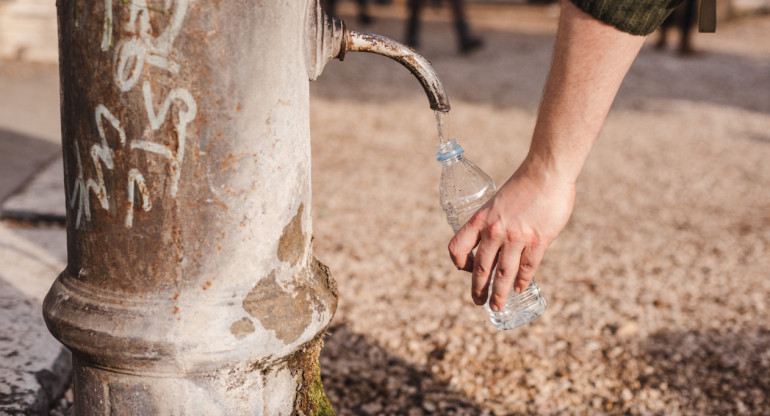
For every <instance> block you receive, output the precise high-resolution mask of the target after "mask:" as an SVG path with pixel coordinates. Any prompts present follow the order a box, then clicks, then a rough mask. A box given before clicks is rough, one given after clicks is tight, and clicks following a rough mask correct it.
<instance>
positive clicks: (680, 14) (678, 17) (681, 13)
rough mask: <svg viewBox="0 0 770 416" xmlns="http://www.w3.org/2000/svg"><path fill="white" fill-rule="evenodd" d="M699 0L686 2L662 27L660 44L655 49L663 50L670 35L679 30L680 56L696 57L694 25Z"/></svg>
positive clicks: (659, 38)
mask: <svg viewBox="0 0 770 416" xmlns="http://www.w3.org/2000/svg"><path fill="white" fill-rule="evenodd" d="M697 14H698V0H684V2H683V3H682V4H681V5H679V7H677V8H676V9H674V11H673V12H672V13H671V14H670V15H669V16H668V17H667V18H666V20H664V21H663V23H662V24H661V25H660V33H659V34H658V42H657V43H656V44H655V47H656V48H658V49H663V48H665V47H666V42H667V40H668V33H669V32H670V31H671V30H672V29H674V30H676V29H679V54H680V55H682V56H687V55H694V54H695V48H694V47H693V46H692V35H693V33H692V32H693V25H694V24H695V21H696V20H697Z"/></svg>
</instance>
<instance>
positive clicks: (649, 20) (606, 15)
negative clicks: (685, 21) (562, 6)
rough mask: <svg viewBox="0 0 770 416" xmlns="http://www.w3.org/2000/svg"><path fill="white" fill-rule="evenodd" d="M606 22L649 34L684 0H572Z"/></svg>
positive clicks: (619, 27)
mask: <svg viewBox="0 0 770 416" xmlns="http://www.w3.org/2000/svg"><path fill="white" fill-rule="evenodd" d="M570 1H571V2H572V3H573V4H575V6H577V7H578V8H580V9H581V10H583V11H584V12H586V13H588V14H590V15H591V16H593V17H595V18H597V19H599V20H601V21H602V22H604V23H607V24H610V25H612V26H615V27H616V28H618V29H620V30H622V31H624V32H628V33H630V34H632V35H649V34H650V33H652V32H653V31H654V30H655V29H657V28H658V26H660V24H661V23H663V21H664V20H665V19H666V17H667V16H668V15H669V14H670V13H671V11H672V10H674V8H676V6H678V5H679V4H680V3H681V2H682V0H570Z"/></svg>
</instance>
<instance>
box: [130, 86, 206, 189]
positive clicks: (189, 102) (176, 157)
mask: <svg viewBox="0 0 770 416" xmlns="http://www.w3.org/2000/svg"><path fill="white" fill-rule="evenodd" d="M142 92H143V93H144V106H145V108H146V109H147V117H148V118H149V119H150V128H152V129H153V130H158V129H159V128H160V127H161V126H162V125H163V123H164V122H165V121H166V119H167V118H168V112H169V109H170V108H171V104H172V103H173V102H174V101H178V102H181V103H182V104H184V106H185V109H184V110H182V109H179V110H177V111H178V112H177V122H176V125H175V126H174V127H176V132H177V140H178V143H177V149H176V152H172V151H171V150H170V149H169V148H168V147H166V146H163V145H160V144H158V143H155V142H150V141H145V140H136V141H133V142H131V148H132V149H143V150H146V151H148V152H152V153H157V154H159V155H161V156H164V157H165V158H167V159H168V160H169V163H170V165H171V196H176V193H177V191H178V189H179V176H180V175H181V173H182V172H181V165H182V160H183V159H184V146H185V141H186V139H187V125H188V124H190V122H192V121H193V120H194V119H195V114H196V113H197V111H198V106H197V104H196V103H195V99H194V98H193V96H192V94H190V93H189V92H188V91H187V90H185V89H184V88H176V89H173V90H171V92H170V93H169V94H168V95H167V96H166V100H165V101H163V104H161V105H160V108H159V110H158V112H157V113H155V110H153V104H152V91H151V88H150V83H149V82H147V81H145V82H144V84H143V85H142ZM177 107H178V106H177Z"/></svg>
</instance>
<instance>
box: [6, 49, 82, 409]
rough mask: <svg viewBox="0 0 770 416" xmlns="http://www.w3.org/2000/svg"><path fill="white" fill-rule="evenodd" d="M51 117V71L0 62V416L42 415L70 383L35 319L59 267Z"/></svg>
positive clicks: (55, 122)
mask: <svg viewBox="0 0 770 416" xmlns="http://www.w3.org/2000/svg"><path fill="white" fill-rule="evenodd" d="M58 113H59V97H58V74H57V68H56V66H55V65H40V64H23V63H19V62H9V61H2V60H0V218H2V219H1V220H0V265H2V267H0V415H14V414H41V415H48V412H49V409H50V408H51V406H52V405H53V404H54V403H55V402H56V400H57V399H58V398H59V397H60V396H61V395H62V393H63V390H64V389H66V387H67V385H68V384H69V381H70V378H71V371H72V369H71V360H70V354H69V351H67V350H66V349H65V348H64V347H63V346H62V345H61V344H60V343H59V342H58V341H57V340H56V339H54V338H53V337H52V336H51V334H50V333H49V332H48V329H47V328H46V326H45V323H44V322H43V313H42V301H43V298H44V297H45V294H46V293H47V292H48V288H49V287H50V286H51V283H52V282H53V280H54V279H55V278H56V276H57V275H58V274H59V273H60V272H61V271H62V270H63V269H64V266H65V264H66V231H65V230H64V228H63V227H61V226H60V225H57V221H58V220H61V219H62V218H63V216H64V207H65V206H64V203H65V202H64V199H65V198H64V189H63V180H62V174H63V168H62V162H61V145H60V142H59V114H58ZM9 218H12V219H16V220H30V221H16V220H9ZM40 218H43V219H46V220H47V221H44V222H38V221H36V220H37V219H40ZM51 220H53V221H51Z"/></svg>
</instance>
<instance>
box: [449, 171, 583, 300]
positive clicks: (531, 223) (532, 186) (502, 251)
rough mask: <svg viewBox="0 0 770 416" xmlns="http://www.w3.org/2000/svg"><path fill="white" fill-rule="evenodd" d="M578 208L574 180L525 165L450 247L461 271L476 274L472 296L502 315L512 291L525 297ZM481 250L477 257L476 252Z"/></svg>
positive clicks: (482, 208)
mask: <svg viewBox="0 0 770 416" xmlns="http://www.w3.org/2000/svg"><path fill="white" fill-rule="evenodd" d="M574 202H575V183H574V180H566V179H561V178H559V177H558V175H555V174H552V173H549V172H548V171H547V170H546V169H541V168H538V167H536V166H533V164H531V163H528V162H527V161H525V162H524V163H523V164H522V166H521V167H520V168H519V169H518V170H517V171H516V172H515V173H514V174H513V176H511V178H510V179H508V181H507V182H506V183H505V184H504V185H503V186H502V187H501V188H500V190H499V191H498V192H497V194H495V196H494V197H492V198H491V199H490V200H489V201H487V203H486V204H484V205H483V206H482V207H481V208H480V209H479V210H478V211H477V212H476V213H475V214H474V215H473V217H471V219H470V220H468V222H467V223H466V224H465V225H463V227H462V228H460V230H458V231H457V233H456V234H455V236H454V238H452V240H451V241H450V242H449V255H450V256H451V257H452V261H453V262H454V264H455V265H456V266H457V268H458V269H462V270H465V271H469V272H472V278H471V280H472V283H471V296H472V297H473V301H474V303H475V304H477V305H483V304H484V303H485V302H486V300H487V294H488V289H489V284H490V280H491V277H492V276H491V273H492V271H493V270H495V266H496V267H497V271H496V273H495V278H494V283H493V286H492V295H491V299H490V302H489V307H490V308H491V309H492V310H493V311H495V312H498V311H500V310H502V308H503V306H504V305H505V301H506V299H507V297H508V294H509V292H510V291H511V288H512V287H513V290H514V291H516V293H521V292H522V291H524V290H525V289H526V288H527V286H529V284H530V282H531V281H532V279H534V276H535V271H536V270H537V267H538V265H539V264H540V262H541V260H542V259H543V256H544V255H545V251H546V249H547V248H548V246H550V245H551V243H552V242H553V241H554V240H555V239H556V237H557V236H558V235H559V233H560V232H561V230H562V229H563V228H564V226H565V225H566V224H567V221H568V220H569V217H570V215H571V213H572V207H573V205H574ZM476 245H478V249H477V250H476V253H475V255H473V254H472V251H473V249H474V247H476Z"/></svg>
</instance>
